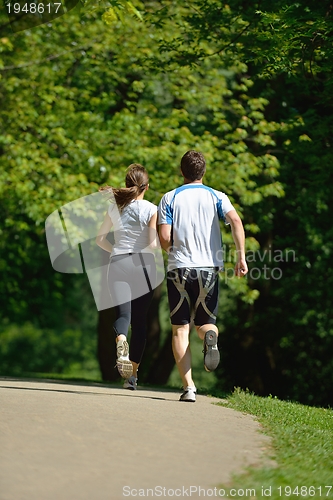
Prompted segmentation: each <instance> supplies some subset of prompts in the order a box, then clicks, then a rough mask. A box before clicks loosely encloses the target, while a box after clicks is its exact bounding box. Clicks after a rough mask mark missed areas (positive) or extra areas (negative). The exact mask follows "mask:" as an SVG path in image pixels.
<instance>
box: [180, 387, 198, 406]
mask: <svg viewBox="0 0 333 500" xmlns="http://www.w3.org/2000/svg"><path fill="white" fill-rule="evenodd" d="M196 394H197V388H196V387H186V388H184V392H183V394H182V395H181V396H180V398H179V401H187V402H189V403H195V396H196Z"/></svg>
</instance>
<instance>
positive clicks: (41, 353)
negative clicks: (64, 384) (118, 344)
mask: <svg viewBox="0 0 333 500" xmlns="http://www.w3.org/2000/svg"><path fill="white" fill-rule="evenodd" d="M95 352H96V339H95V338H94V337H92V336H91V335H90V334H89V333H87V332H83V331H81V330H71V329H66V330H64V331H62V332H56V331H54V330H51V329H46V328H45V329H40V328H36V327H34V326H33V325H32V324H31V323H25V324H23V325H20V326H18V325H15V324H7V325H6V324H5V325H2V327H1V331H0V373H1V375H12V376H22V375H32V374H34V373H38V374H41V373H44V374H67V375H72V376H74V375H75V376H78V375H79V374H84V375H85V376H88V377H90V378H98V366H97V361H96V359H95Z"/></svg>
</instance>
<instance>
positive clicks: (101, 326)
mask: <svg viewBox="0 0 333 500" xmlns="http://www.w3.org/2000/svg"><path fill="white" fill-rule="evenodd" d="M114 320H115V311H114V309H113V308H112V309H104V310H103V311H99V313H98V326H97V332H98V344H97V355H98V362H99V367H100V370H101V374H102V379H103V380H105V381H112V382H114V381H115V380H118V379H119V373H118V370H117V369H116V368H114V366H115V364H116V343H115V339H114V335H113V330H112V324H113V322H114Z"/></svg>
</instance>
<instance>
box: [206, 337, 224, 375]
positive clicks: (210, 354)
mask: <svg viewBox="0 0 333 500" xmlns="http://www.w3.org/2000/svg"><path fill="white" fill-rule="evenodd" d="M205 346H206V348H207V351H206V353H205V358H204V366H205V370H206V371H207V372H211V371H214V370H215V369H216V368H217V367H218V364H219V362H220V353H219V350H218V348H217V334H216V333H215V332H214V331H213V330H209V331H208V332H206V335H205ZM214 346H216V349H213V347H214Z"/></svg>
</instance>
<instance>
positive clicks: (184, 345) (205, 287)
mask: <svg viewBox="0 0 333 500" xmlns="http://www.w3.org/2000/svg"><path fill="white" fill-rule="evenodd" d="M205 171H206V162H205V158H204V156H203V154H202V153H199V152H197V151H188V152H187V153H185V155H184V156H183V157H182V159H181V173H182V175H183V177H184V184H183V186H181V187H178V188H177V189H174V190H173V191H169V192H168V193H166V194H165V195H164V196H163V198H162V200H161V202H160V204H159V207H158V224H159V236H160V241H161V246H162V248H163V249H164V250H166V251H167V252H168V272H167V288H168V300H169V307H170V318H171V324H172V349H173V354H174V357H175V361H176V364H177V367H178V371H179V374H180V376H181V379H182V382H183V388H184V392H183V394H182V395H181V396H180V401H188V402H194V401H195V398H196V387H195V384H194V382H193V379H192V370H191V351H190V345H189V334H190V322H191V313H193V316H194V325H195V328H196V330H197V333H198V336H199V338H200V339H202V340H203V341H204V366H205V369H206V370H207V371H212V370H215V368H216V367H217V366H218V364H219V361H220V354H219V351H218V348H217V337H218V330H217V327H216V325H215V323H216V315H217V307H218V272H219V270H221V269H222V268H223V254H222V240H221V229H220V224H219V220H220V219H221V220H223V221H224V222H225V223H226V224H230V225H231V230H232V236H233V239H234V242H235V245H236V250H237V263H236V266H235V274H236V276H245V274H246V273H247V271H248V269H247V264H246V261H245V235H244V229H243V224H242V221H241V219H240V217H239V215H238V214H237V212H236V210H235V209H234V207H233V206H232V204H231V202H230V200H229V198H228V196H227V195H226V194H224V193H222V192H220V191H216V190H215V189H212V188H210V187H208V186H205V185H204V184H203V183H202V178H203V176H204V174H205Z"/></svg>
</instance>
